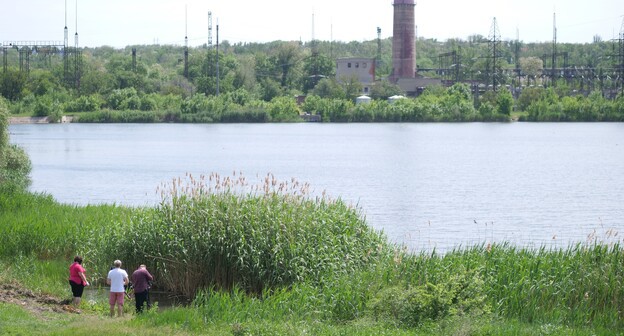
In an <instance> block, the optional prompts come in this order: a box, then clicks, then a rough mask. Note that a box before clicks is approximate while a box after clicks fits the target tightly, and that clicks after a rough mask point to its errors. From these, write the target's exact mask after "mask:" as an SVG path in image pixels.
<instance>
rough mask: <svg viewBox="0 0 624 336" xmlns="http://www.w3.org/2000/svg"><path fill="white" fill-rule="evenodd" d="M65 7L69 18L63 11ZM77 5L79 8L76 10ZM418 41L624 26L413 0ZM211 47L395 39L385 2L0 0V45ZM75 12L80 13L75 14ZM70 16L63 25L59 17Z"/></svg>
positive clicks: (603, 33)
mask: <svg viewBox="0 0 624 336" xmlns="http://www.w3.org/2000/svg"><path fill="white" fill-rule="evenodd" d="M65 4H67V14H66V11H65V6H66V5H65ZM76 8H77V11H76ZM415 10H416V12H415V13H416V14H415V16H416V26H417V36H418V37H423V38H433V39H437V40H438V41H445V40H447V39H449V38H461V39H466V38H467V37H468V36H470V35H483V36H485V37H488V36H489V35H490V30H491V27H492V23H493V21H494V18H496V23H497V25H498V28H499V31H500V36H501V38H502V39H503V40H515V39H516V36H518V37H519V38H520V40H521V41H524V42H546V41H552V38H553V13H555V14H556V26H557V40H558V41H559V42H562V43H591V42H592V41H593V37H594V36H595V35H598V36H600V37H601V38H602V39H603V40H610V39H613V38H617V37H618V36H619V33H620V31H621V30H622V28H623V20H624V2H622V0H592V1H587V0H585V1H581V0H472V1H460V0H453V1H452V0H417V5H416V9H415ZM209 11H210V12H212V21H213V43H216V27H217V24H218V25H219V40H220V41H224V40H227V41H229V42H230V43H238V42H269V41H275V40H288V41H291V40H302V41H309V40H311V39H312V37H314V38H316V39H319V40H326V41H330V40H333V41H343V42H349V41H366V40H373V39H376V38H377V27H379V28H381V36H382V38H387V37H390V36H392V18H393V8H392V0H366V1H363V0H360V1H355V0H308V1H292V0H291V1H286V0H264V1H257V0H239V1H234V0H219V1H205V0H187V1H179V0H178V1H176V0H105V1H103V0H0V43H3V44H4V43H5V42H9V41H58V42H62V41H63V28H64V27H65V22H66V20H67V26H68V30H69V43H70V45H73V44H74V34H75V33H76V32H78V36H79V46H81V47H98V46H102V45H108V46H112V47H116V48H123V47H125V46H128V45H144V44H154V43H158V44H173V45H184V43H185V36H188V43H189V46H199V45H203V44H205V43H206V42H207V41H208V12H209ZM76 12H77V13H78V15H76ZM66 16H67V19H66Z"/></svg>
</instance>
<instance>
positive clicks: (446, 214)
mask: <svg viewBox="0 0 624 336" xmlns="http://www.w3.org/2000/svg"><path fill="white" fill-rule="evenodd" d="M9 130H10V133H11V142H13V143H17V144H19V145H21V146H23V147H24V148H25V149H26V151H27V152H28V154H29V155H30V157H31V160H32V162H33V171H32V180H33V184H32V187H31V189H32V190H33V191H38V192H46V193H49V194H51V195H53V196H54V197H55V198H56V199H58V200H59V201H61V202H66V203H75V204H89V203H90V204H94V203H117V204H125V205H138V206H141V205H153V204H156V203H157V202H158V200H159V196H158V195H157V193H156V189H157V187H158V186H159V185H161V184H162V183H163V182H169V181H171V179H173V178H176V177H181V176H182V177H183V176H184V175H185V174H186V173H192V174H194V175H199V174H210V173H211V172H217V173H219V174H221V175H223V176H231V175H232V173H233V172H242V173H243V174H244V175H245V176H246V177H247V178H248V179H249V180H253V181H256V180H259V179H261V178H263V177H264V176H265V175H266V174H267V173H272V174H274V175H275V176H276V177H277V178H278V179H280V180H290V179H291V178H293V177H294V178H296V179H297V180H298V181H300V182H309V183H310V184H311V186H312V188H313V189H314V191H315V192H316V193H320V192H322V191H323V190H324V191H326V192H327V194H329V195H331V196H333V197H341V198H342V199H344V200H346V201H348V202H350V203H353V204H354V205H357V206H358V207H359V208H360V209H361V212H362V214H363V215H364V216H366V220H367V222H368V223H369V224H370V225H371V226H372V227H374V228H376V229H379V230H383V231H384V232H385V233H386V234H387V235H388V237H389V238H390V239H391V240H392V241H393V242H396V243H401V244H405V245H407V247H408V248H409V249H411V250H415V251H421V250H425V251H431V250H433V249H436V250H437V251H447V250H449V249H452V248H454V247H460V246H461V247H465V246H470V245H475V244H488V243H492V242H510V243H512V244H516V245H520V246H542V245H544V246H548V247H566V246H568V245H569V244H574V243H578V242H581V243H586V242H587V241H588V240H592V239H598V240H601V241H605V242H615V241H618V240H619V239H620V236H621V235H619V234H618V233H620V231H623V230H624V220H623V219H624V206H623V205H622V200H624V124H622V123H595V124H588V123H511V124H496V123H483V124H482V123H461V124H319V123H312V124H309V123H301V124H220V125H181V124H97V125H81V124H56V125H11V126H10V127H9ZM622 234H624V232H622Z"/></svg>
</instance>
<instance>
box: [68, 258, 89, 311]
mask: <svg viewBox="0 0 624 336" xmlns="http://www.w3.org/2000/svg"><path fill="white" fill-rule="evenodd" d="M85 272H86V270H85V269H84V268H83V267H82V257H81V256H75V257H74V263H73V264H71V266H69V285H70V286H71V290H72V296H73V299H72V304H73V305H74V307H76V308H78V306H80V300H81V299H82V292H83V291H84V288H85V286H89V281H87V278H86V276H85Z"/></svg>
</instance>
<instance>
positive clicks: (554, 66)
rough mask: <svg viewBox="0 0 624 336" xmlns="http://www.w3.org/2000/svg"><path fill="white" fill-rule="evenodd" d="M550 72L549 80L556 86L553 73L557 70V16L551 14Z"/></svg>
mask: <svg viewBox="0 0 624 336" xmlns="http://www.w3.org/2000/svg"><path fill="white" fill-rule="evenodd" d="M551 66H552V70H551V74H550V75H551V79H550V81H551V82H552V85H553V86H556V83H557V81H556V79H555V78H556V75H555V71H556V69H557V14H556V13H553V47H552V64H551Z"/></svg>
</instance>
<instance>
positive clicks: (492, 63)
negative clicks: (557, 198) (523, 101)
mask: <svg viewBox="0 0 624 336" xmlns="http://www.w3.org/2000/svg"><path fill="white" fill-rule="evenodd" d="M501 44H502V43H501V35H500V29H499V28H498V23H496V18H494V20H493V21H492V27H491V28H490V35H489V36H488V56H487V58H488V62H487V63H488V69H487V72H488V75H489V79H490V80H491V83H492V89H493V90H494V91H496V88H497V87H498V85H499V84H500V83H499V82H500V77H501V71H502V68H501V64H500V58H501V57H502V56H501Z"/></svg>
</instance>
